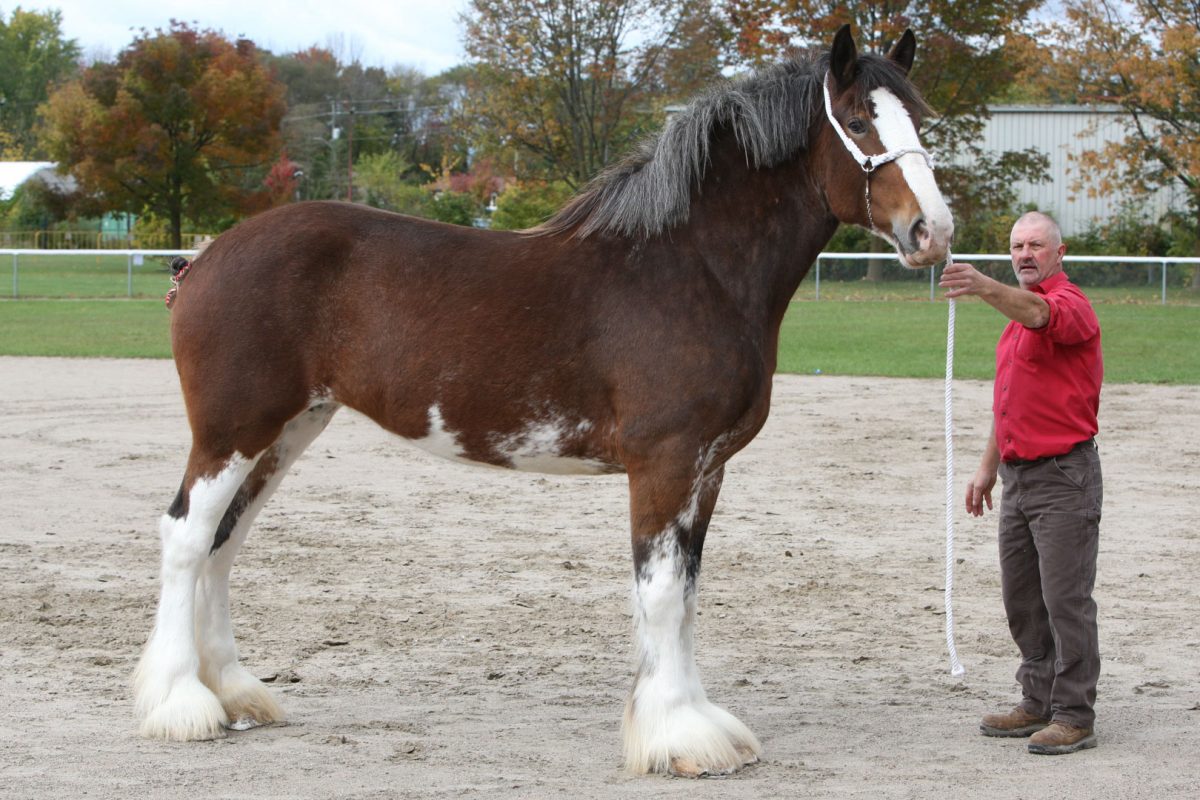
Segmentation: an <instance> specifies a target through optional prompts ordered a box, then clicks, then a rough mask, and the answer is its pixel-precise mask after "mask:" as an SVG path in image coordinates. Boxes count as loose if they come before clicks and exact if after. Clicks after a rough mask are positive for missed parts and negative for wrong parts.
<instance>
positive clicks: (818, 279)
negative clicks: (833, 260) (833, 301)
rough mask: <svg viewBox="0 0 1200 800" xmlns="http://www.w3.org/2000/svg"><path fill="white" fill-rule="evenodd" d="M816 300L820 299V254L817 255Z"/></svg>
mask: <svg viewBox="0 0 1200 800" xmlns="http://www.w3.org/2000/svg"><path fill="white" fill-rule="evenodd" d="M816 299H817V300H820V299H821V254H820V253H818V254H817V297H816Z"/></svg>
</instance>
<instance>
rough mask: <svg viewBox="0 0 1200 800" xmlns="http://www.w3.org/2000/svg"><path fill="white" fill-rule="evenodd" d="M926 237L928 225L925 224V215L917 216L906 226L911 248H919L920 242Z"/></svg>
mask: <svg viewBox="0 0 1200 800" xmlns="http://www.w3.org/2000/svg"><path fill="white" fill-rule="evenodd" d="M928 239H929V226H928V225H926V224H925V217H917V218H916V219H915V220H913V224H912V225H910V226H909V228H908V241H909V242H911V243H912V246H913V249H915V250H920V249H921V243H922V242H924V241H926V240H928Z"/></svg>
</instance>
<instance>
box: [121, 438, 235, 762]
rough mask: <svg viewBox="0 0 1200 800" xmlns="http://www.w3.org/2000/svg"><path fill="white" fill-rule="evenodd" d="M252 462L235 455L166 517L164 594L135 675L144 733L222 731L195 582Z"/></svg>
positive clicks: (199, 735)
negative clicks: (183, 509)
mask: <svg viewBox="0 0 1200 800" xmlns="http://www.w3.org/2000/svg"><path fill="white" fill-rule="evenodd" d="M254 464H255V460H250V459H246V458H243V457H242V456H240V455H238V454H236V453H235V454H234V456H233V457H232V458H231V459H230V460H229V463H228V464H226V465H225V468H224V469H222V470H221V472H220V473H218V474H217V475H216V476H214V477H213V478H212V479H207V480H206V479H201V480H198V481H196V482H195V484H193V486H192V489H191V491H190V492H189V494H188V513H187V515H186V516H185V517H184V518H183V519H175V518H174V517H172V516H170V515H169V514H168V515H164V516H163V518H162V523H161V526H160V530H161V534H162V591H161V594H160V597H159V602H158V613H157V616H156V618H155V623H154V632H153V633H152V634H151V635H150V641H149V643H147V645H146V649H145V651H144V652H143V653H142V658H141V661H140V662H139V663H138V667H137V670H136V671H135V673H134V694H135V698H136V704H137V711H138V715H139V716H140V717H141V718H142V735H144V736H148V737H151V738H156V739H174V740H180V741H184V740H191V739H212V738H216V737H218V736H221V735H223V731H222V727H223V726H224V725H225V723H226V722H228V720H227V719H226V716H225V712H224V710H222V708H221V703H220V702H219V701H218V700H217V697H216V696H215V695H214V694H213V693H212V692H211V691H209V689H208V688H207V687H205V686H204V684H203V683H201V682H200V678H199V674H198V673H199V668H200V658H199V655H198V653H197V651H196V641H195V622H194V620H195V606H196V583H197V581H198V580H199V578H200V572H201V570H202V569H203V567H204V561H205V559H206V558H207V557H208V552H209V549H210V548H211V547H212V543H213V534H214V533H215V532H216V530H217V525H218V524H219V523H220V521H221V517H222V516H224V514H225V509H226V508H228V507H229V503H230V501H231V500H232V499H233V497H234V495H235V494H236V493H237V490H238V487H239V486H241V485H242V481H243V480H245V478H246V476H247V475H249V474H250V471H251V470H252V469H253V468H254Z"/></svg>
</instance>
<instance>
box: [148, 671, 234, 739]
mask: <svg viewBox="0 0 1200 800" xmlns="http://www.w3.org/2000/svg"><path fill="white" fill-rule="evenodd" d="M228 723H229V717H227V716H226V715H225V710H224V709H223V708H221V703H220V702H219V701H218V700H217V698H216V695H214V694H213V693H212V692H210V691H209V690H208V689H207V688H206V687H205V686H203V685H202V684H201V683H200V682H199V681H184V682H181V683H180V684H178V685H176V686H175V687H174V688H173V689H172V691H171V692H170V693H169V694H168V695H167V698H166V700H165V701H163V702H162V703H160V704H158V705H157V706H155V707H154V708H152V709H150V711H149V712H148V713H147V714H146V715H145V718H144V719H143V720H142V727H141V734H142V736H144V737H145V738H147V739H165V740H167V741H170V742H197V741H205V740H207V739H220V738H221V737H223V736H224V735H225V727H226V725H227V724H228Z"/></svg>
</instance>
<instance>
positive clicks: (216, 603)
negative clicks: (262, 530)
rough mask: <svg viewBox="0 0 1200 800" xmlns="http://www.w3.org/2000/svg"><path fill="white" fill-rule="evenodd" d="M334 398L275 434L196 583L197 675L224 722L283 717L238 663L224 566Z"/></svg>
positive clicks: (331, 410) (240, 726)
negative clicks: (258, 475) (251, 488)
mask: <svg viewBox="0 0 1200 800" xmlns="http://www.w3.org/2000/svg"><path fill="white" fill-rule="evenodd" d="M338 408H340V406H338V405H337V404H334V403H330V402H326V403H324V404H317V405H314V406H312V407H310V408H309V409H307V410H306V411H305V412H304V413H302V414H300V415H299V416H297V417H296V418H295V419H293V420H292V421H290V422H289V423H288V424H287V425H286V426H285V427H284V429H283V433H282V434H280V436H279V439H278V440H276V442H275V444H274V445H272V446H271V447H270V448H269V449H268V450H267V452H266V453H264V454H263V457H262V458H260V459H259V460H260V462H261V461H262V460H263V459H264V458H271V459H274V461H275V468H274V472H273V473H272V474H271V475H270V476H269V477H268V478H267V481H266V483H265V484H264V485H263V487H262V489H261V490H260V491H259V493H258V495H257V496H256V497H255V498H254V499H253V500H252V501H251V502H250V504H249V505H248V506H247V507H246V509H245V510H244V511H243V512H242V515H241V516H240V517H239V518H238V521H237V524H236V525H235V526H234V529H233V531H232V532H231V533H230V536H229V539H228V540H227V541H226V542H225V543H224V544H223V545H221V547H220V548H219V549H218V550H217V552H216V553H214V554H213V555H212V556H211V557H209V558H208V559H207V560H206V562H205V565H204V569H203V571H202V572H201V575H200V580H199V582H198V583H197V586H196V648H197V650H198V652H199V656H200V680H201V681H202V682H203V683H204V685H205V686H207V687H208V688H209V689H211V690H212V692H213V693H214V694H216V696H217V699H218V700H219V701H220V702H221V706H222V707H223V708H224V710H225V714H226V716H227V717H228V718H229V727H230V728H233V729H234V730H246V729H248V728H253V727H256V726H258V725H265V724H268V723H271V722H276V721H279V720H282V719H283V718H284V714H283V710H282V709H281V708H280V707H279V704H278V703H276V702H275V698H274V697H272V695H271V693H270V691H269V690H268V689H267V687H266V686H264V685H263V683H262V681H260V680H258V678H256V677H254V675H252V674H251V673H250V672H249V671H248V670H247V669H246V668H245V667H243V666H242V665H241V664H239V663H238V650H237V644H236V643H235V642H234V637H233V623H232V621H231V619H230V614H229V571H230V569H232V567H233V560H234V558H235V557H236V556H237V553H238V550H240V549H241V546H242V543H243V542H244V541H245V540H246V535H247V533H248V531H249V530H250V526H251V525H253V524H254V519H255V518H256V517H257V516H258V512H259V511H261V510H262V507H263V506H264V505H266V503H267V501H268V500H269V499H270V498H271V495H272V494H274V493H275V490H276V489H277V488H278V487H279V484H280V483H281V482H282V481H283V479H284V477H285V476H286V475H287V473H288V470H289V469H291V466H292V464H294V463H295V461H296V459H297V458H299V457H300V455H301V454H302V453H303V452H304V451H305V449H306V448H307V447H308V446H309V445H310V444H312V442H313V440H314V439H316V438H317V436H319V435H320V433H321V432H322V431H323V430H325V427H326V426H327V425H328V424H329V421H330V420H331V419H332V418H333V415H334V414H335V413H336V412H337V410H338Z"/></svg>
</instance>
